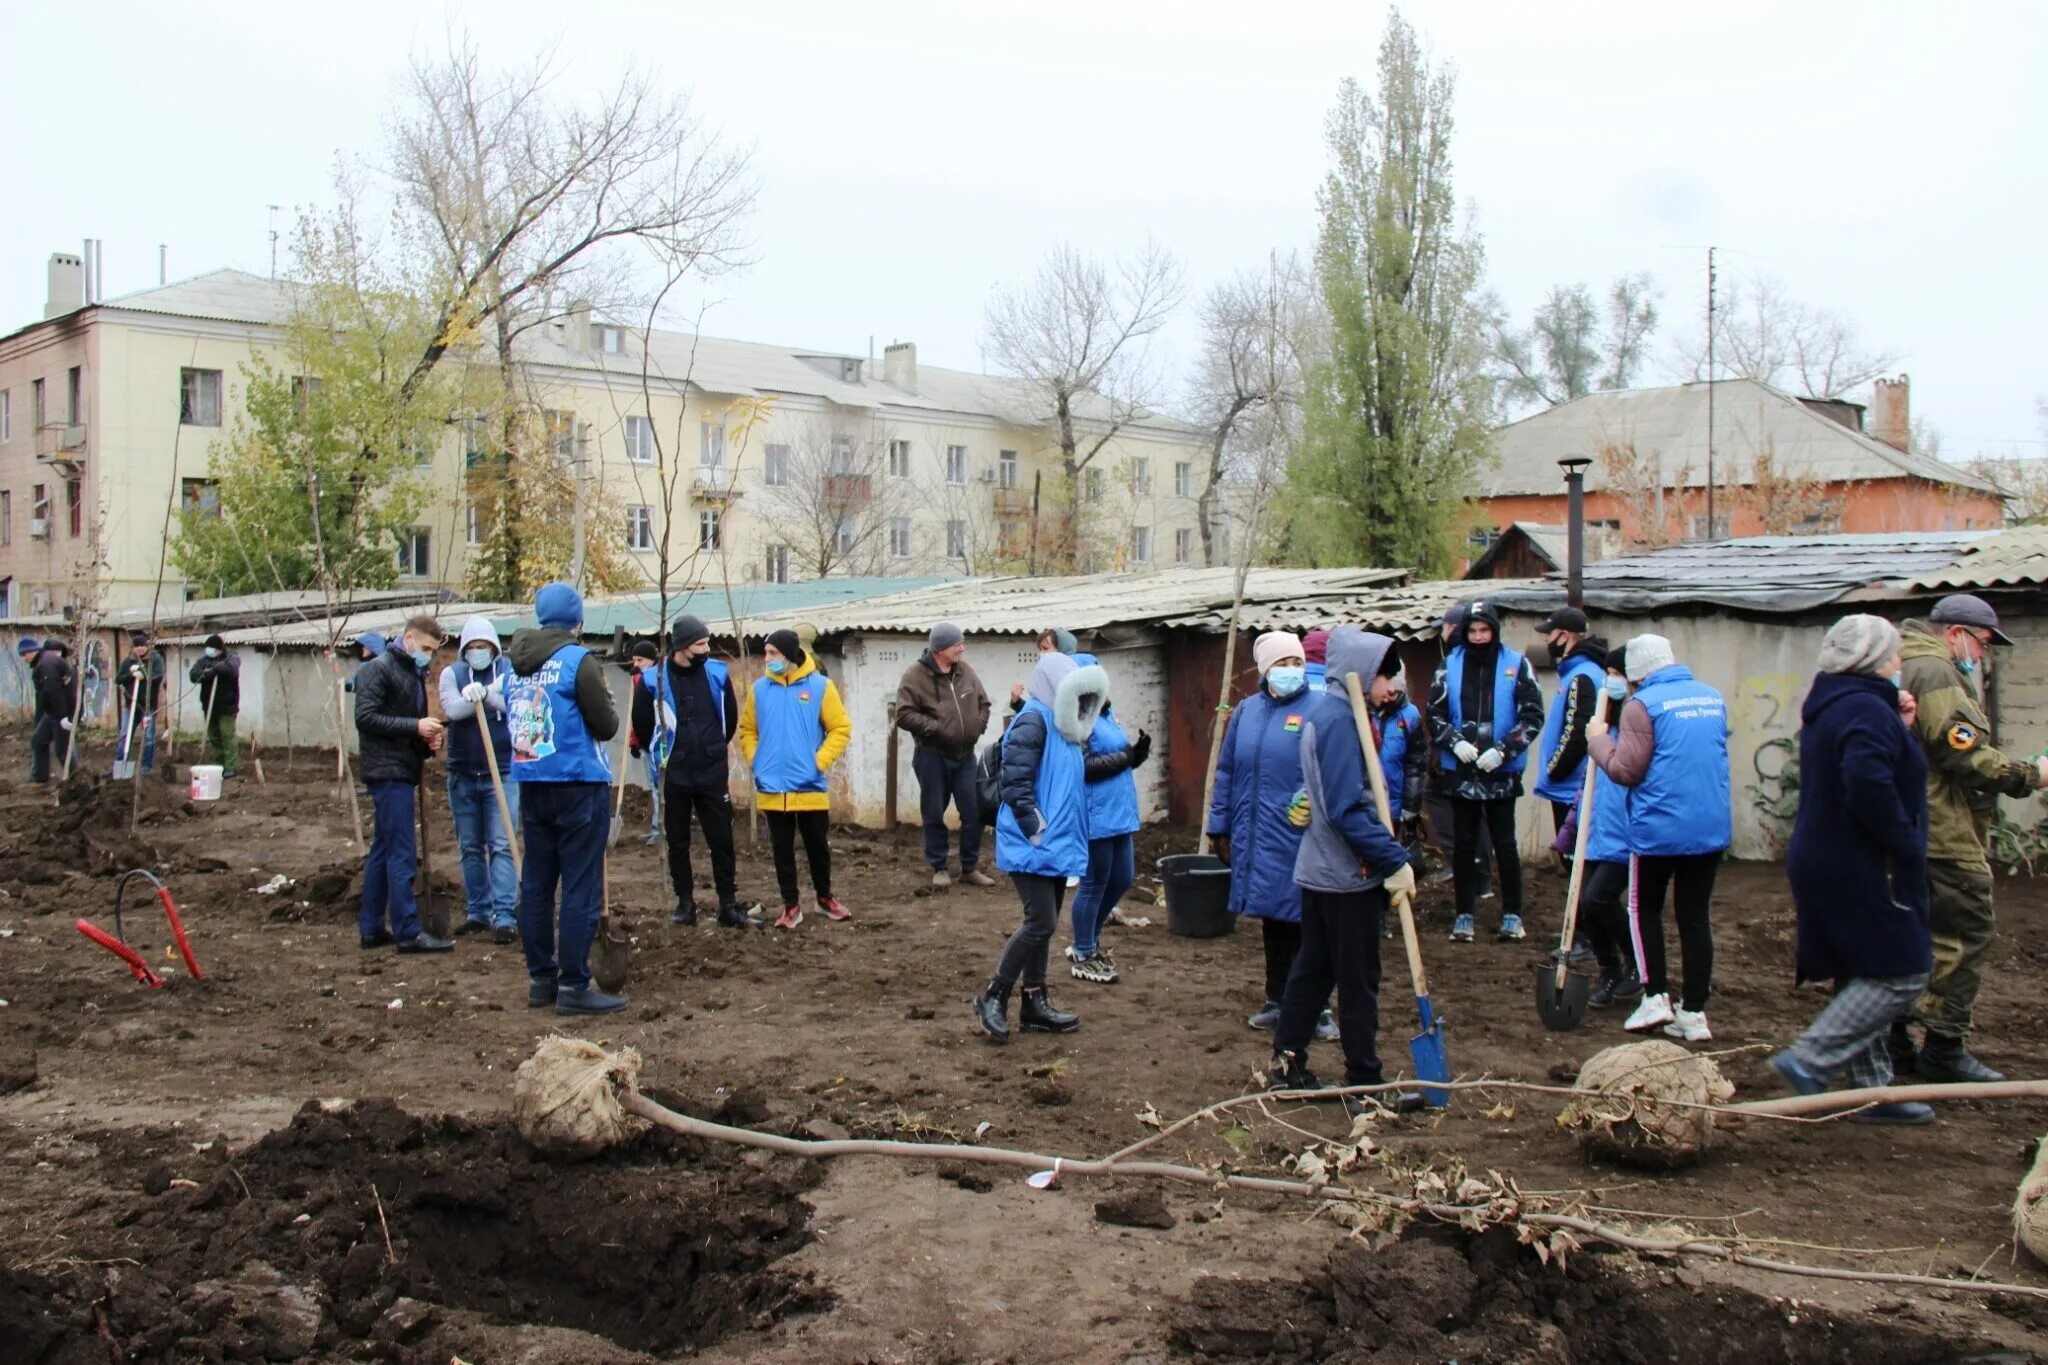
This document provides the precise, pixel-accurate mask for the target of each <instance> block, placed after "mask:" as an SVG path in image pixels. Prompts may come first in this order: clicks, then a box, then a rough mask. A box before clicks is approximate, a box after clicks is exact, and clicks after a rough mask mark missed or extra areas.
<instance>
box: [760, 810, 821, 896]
mask: <svg viewBox="0 0 2048 1365" xmlns="http://www.w3.org/2000/svg"><path fill="white" fill-rule="evenodd" d="M762 814H764V815H766V816H767V817H768V843H769V845H770V846H771V847H773V848H774V850H775V885H776V886H777V888H779V889H780V890H781V892H782V903H783V905H784V906H791V905H795V904H796V902H797V890H796V836H797V835H799V834H801V835H803V836H804V856H805V857H807V858H808V859H809V860H810V864H811V889H812V890H813V891H816V892H817V893H818V899H819V900H827V899H829V898H830V897H831V895H832V845H831V843H830V842H829V839H830V836H831V833H832V812H830V811H823V810H771V811H763V812H762Z"/></svg>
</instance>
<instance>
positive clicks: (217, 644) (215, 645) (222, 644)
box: [43, 635, 228, 650]
mask: <svg viewBox="0 0 2048 1365" xmlns="http://www.w3.org/2000/svg"><path fill="white" fill-rule="evenodd" d="M43 647H44V648H45V649H47V648H49V647H50V645H49V642H48V641H45V642H44V645H43ZM206 647H207V648H208V649H221V650H224V649H226V648H227V647H228V642H227V641H226V640H223V639H221V638H220V636H218V635H209V636H207V637H206Z"/></svg>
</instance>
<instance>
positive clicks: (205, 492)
mask: <svg viewBox="0 0 2048 1365" xmlns="http://www.w3.org/2000/svg"><path fill="white" fill-rule="evenodd" d="M178 506H179V508H180V509H181V510H183V511H184V513H185V515H186V516H188V517H217V516H219V515H220V485H219V484H217V483H215V482H214V481H213V480H212V479H180V480H179V481H178Z"/></svg>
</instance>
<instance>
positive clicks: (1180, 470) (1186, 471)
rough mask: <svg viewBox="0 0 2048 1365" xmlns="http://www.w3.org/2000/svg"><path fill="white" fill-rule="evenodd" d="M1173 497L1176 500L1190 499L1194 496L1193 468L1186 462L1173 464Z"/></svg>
mask: <svg viewBox="0 0 2048 1365" xmlns="http://www.w3.org/2000/svg"><path fill="white" fill-rule="evenodd" d="M1173 495H1174V496H1175V497H1177V498H1192V497H1193V496H1194V495H1195V467H1194V466H1193V465H1192V464H1190V463H1188V462H1187V461H1186V460H1176V461H1175V462H1174V466H1173Z"/></svg>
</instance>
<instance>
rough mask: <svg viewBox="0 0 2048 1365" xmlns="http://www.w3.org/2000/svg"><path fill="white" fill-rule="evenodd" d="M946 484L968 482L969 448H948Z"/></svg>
mask: <svg viewBox="0 0 2048 1365" xmlns="http://www.w3.org/2000/svg"><path fill="white" fill-rule="evenodd" d="M946 482H947V483H950V484H964V483H966V482H967V447H966V446H947V447H946Z"/></svg>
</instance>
